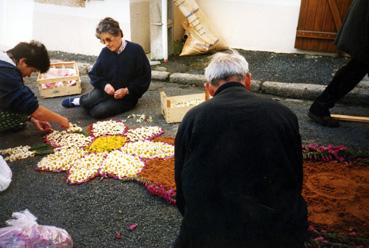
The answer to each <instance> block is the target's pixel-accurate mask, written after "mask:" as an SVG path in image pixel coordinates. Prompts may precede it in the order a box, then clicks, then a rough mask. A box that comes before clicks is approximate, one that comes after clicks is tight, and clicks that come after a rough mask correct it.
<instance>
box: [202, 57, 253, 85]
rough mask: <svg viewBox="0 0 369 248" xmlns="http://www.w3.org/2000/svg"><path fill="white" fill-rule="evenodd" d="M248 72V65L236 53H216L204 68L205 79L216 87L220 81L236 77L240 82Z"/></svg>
mask: <svg viewBox="0 0 369 248" xmlns="http://www.w3.org/2000/svg"><path fill="white" fill-rule="evenodd" d="M248 72H249V64H248V63H247V61H246V59H245V58H244V57H243V56H242V55H240V54H239V53H238V52H237V51H234V50H232V52H231V53H216V54H215V55H213V57H212V59H211V61H210V63H209V65H208V66H207V67H206V68H205V78H206V80H207V81H208V82H210V83H211V84H212V85H215V86H217V85H218V82H219V81H220V80H228V79H229V78H230V77H232V76H236V77H238V78H239V80H240V81H241V80H242V79H243V78H244V77H245V75H246V74H247V73H248Z"/></svg>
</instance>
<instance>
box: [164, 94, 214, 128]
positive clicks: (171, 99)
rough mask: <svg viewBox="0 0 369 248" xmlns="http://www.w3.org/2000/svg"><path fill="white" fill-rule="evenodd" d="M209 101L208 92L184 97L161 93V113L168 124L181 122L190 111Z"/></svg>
mask: <svg viewBox="0 0 369 248" xmlns="http://www.w3.org/2000/svg"><path fill="white" fill-rule="evenodd" d="M208 99H209V95H208V94H207V92H204V93H200V94H192V95H182V96H167V95H166V94H165V92H163V91H161V92H160V102H161V113H162V114H163V116H164V119H165V121H166V122H167V123H176V122H181V121H182V119H183V117H184V116H185V114H186V113H187V111H188V110H190V109H191V108H193V107H195V106H196V105H199V104H200V103H202V102H204V101H206V100H208Z"/></svg>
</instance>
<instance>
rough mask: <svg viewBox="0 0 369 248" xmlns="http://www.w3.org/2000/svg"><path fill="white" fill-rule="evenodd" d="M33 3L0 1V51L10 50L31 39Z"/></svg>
mask: <svg viewBox="0 0 369 248" xmlns="http://www.w3.org/2000/svg"><path fill="white" fill-rule="evenodd" d="M33 6H34V3H33V1H30V0H16V1H15V0H13V1H12V0H0V49H1V50H5V49H9V48H12V47H13V46H14V45H16V44H17V43H18V42H20V41H28V40H29V39H30V37H32V29H33V26H32V21H31V20H32V16H33V11H32V10H33Z"/></svg>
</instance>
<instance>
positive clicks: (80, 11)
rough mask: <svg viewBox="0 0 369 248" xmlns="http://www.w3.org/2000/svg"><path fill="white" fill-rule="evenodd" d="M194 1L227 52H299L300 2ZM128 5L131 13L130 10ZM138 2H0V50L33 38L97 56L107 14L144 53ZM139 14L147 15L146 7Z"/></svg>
mask: <svg viewBox="0 0 369 248" xmlns="http://www.w3.org/2000/svg"><path fill="white" fill-rule="evenodd" d="M196 1H197V3H198V4H199V6H200V7H201V9H202V10H203V12H204V13H205V14H206V15H207V16H208V17H209V22H210V23H211V24H212V25H213V28H214V29H215V30H216V31H217V32H218V33H219V34H220V35H222V37H223V38H224V39H225V40H226V41H227V43H228V44H229V46H230V47H232V48H242V49H246V50H262V51H275V52H286V53H291V52H299V51H298V50H296V49H294V41H295V33H296V27H297V22H298V16H299V9H300V0H196ZM132 2H134V3H135V5H134V6H135V12H134V13H131V12H130V11H131V10H132V9H133V8H132V5H131V6H130V3H132ZM141 2H142V6H144V5H145V6H147V5H148V3H147V0H89V1H87V2H86V7H85V8H80V7H79V8H78V7H67V6H60V5H52V4H41V3H34V1H33V0H0V49H2V48H4V47H6V48H10V47H12V46H14V45H15V44H16V43H18V42H19V41H23V40H30V39H37V40H40V41H42V42H43V43H45V45H46V46H47V48H48V49H49V50H60V51H65V52H72V53H81V54H89V55H97V54H98V53H99V51H100V50H101V48H102V47H103V46H102V45H101V44H100V43H99V42H98V40H97V39H96V38H95V28H96V25H97V23H98V22H99V20H100V19H102V18H103V17H105V16H111V17H113V18H115V19H116V20H117V21H119V23H120V25H121V27H122V29H123V33H124V34H125V38H127V39H128V40H132V39H135V37H136V38H137V39H140V44H141V45H143V46H144V48H145V50H146V51H148V50H149V47H147V46H149V45H148V44H149V42H148V41H145V39H146V40H147V39H149V34H147V35H141V34H142V33H145V32H147V33H148V32H149V31H148V30H149V27H147V28H146V29H145V28H140V27H139V26H138V24H141V25H147V24H146V22H147V21H146V20H143V19H145V18H143V17H145V16H146V14H144V15H142V13H141V12H140V9H141ZM137 3H138V4H137ZM137 6H138V7H139V8H136V7H137ZM130 7H131V8H130ZM143 11H145V13H147V9H145V10H143ZM176 13H177V14H176ZM175 15H176V16H175V19H174V24H175V28H174V32H175V38H178V37H179V35H178V34H179V33H180V31H178V30H181V29H182V27H181V22H182V21H183V17H180V16H178V11H175ZM132 16H133V18H132ZM132 20H134V23H132ZM131 28H132V29H133V28H134V29H135V31H134V32H131V31H133V30H131ZM141 40H142V41H141ZM302 52H303V51H302Z"/></svg>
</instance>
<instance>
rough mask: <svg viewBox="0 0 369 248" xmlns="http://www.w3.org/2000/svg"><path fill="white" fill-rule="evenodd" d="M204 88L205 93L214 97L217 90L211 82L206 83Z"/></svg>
mask: <svg viewBox="0 0 369 248" xmlns="http://www.w3.org/2000/svg"><path fill="white" fill-rule="evenodd" d="M204 88H205V91H206V92H208V93H209V95H211V96H214V94H215V90H216V89H215V88H214V86H212V85H211V83H209V82H206V83H204Z"/></svg>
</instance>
